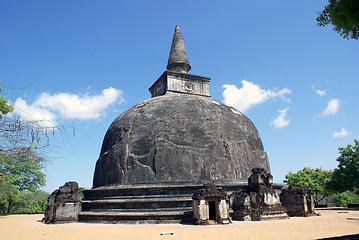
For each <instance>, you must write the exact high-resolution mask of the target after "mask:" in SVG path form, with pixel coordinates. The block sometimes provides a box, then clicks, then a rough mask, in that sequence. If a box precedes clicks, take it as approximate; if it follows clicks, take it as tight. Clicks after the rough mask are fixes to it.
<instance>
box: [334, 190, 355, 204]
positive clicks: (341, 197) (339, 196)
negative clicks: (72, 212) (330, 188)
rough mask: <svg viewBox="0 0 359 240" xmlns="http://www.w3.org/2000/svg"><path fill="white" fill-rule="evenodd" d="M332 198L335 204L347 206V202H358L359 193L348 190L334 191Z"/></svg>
mask: <svg viewBox="0 0 359 240" xmlns="http://www.w3.org/2000/svg"><path fill="white" fill-rule="evenodd" d="M333 198H334V199H335V201H336V204H337V205H340V206H347V205H348V203H359V195H358V194H355V193H354V192H350V191H345V192H341V193H334V194H333Z"/></svg>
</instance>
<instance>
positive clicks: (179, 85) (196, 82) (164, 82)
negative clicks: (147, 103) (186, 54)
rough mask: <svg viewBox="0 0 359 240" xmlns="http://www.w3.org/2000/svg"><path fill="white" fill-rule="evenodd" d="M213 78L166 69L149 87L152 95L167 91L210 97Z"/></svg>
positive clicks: (162, 93) (159, 94) (163, 93)
mask: <svg viewBox="0 0 359 240" xmlns="http://www.w3.org/2000/svg"><path fill="white" fill-rule="evenodd" d="M210 81H211V78H209V77H202V76H198V75H192V74H188V73H179V72H172V71H168V70H167V71H165V72H164V73H163V74H162V75H161V77H159V78H158V79H157V81H156V82H155V83H154V84H153V85H152V86H151V87H150V88H149V91H150V92H151V97H157V96H161V95H165V94H166V93H180V94H191V95H199V96H205V97H210V95H209V82H210Z"/></svg>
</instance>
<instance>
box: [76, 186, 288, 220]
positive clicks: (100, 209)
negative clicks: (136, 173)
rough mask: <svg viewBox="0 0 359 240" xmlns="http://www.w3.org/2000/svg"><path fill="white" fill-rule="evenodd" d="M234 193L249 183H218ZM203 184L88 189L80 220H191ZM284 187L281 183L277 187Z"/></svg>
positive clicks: (83, 201)
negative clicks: (194, 198) (195, 193)
mask: <svg viewBox="0 0 359 240" xmlns="http://www.w3.org/2000/svg"><path fill="white" fill-rule="evenodd" d="M217 186H219V187H222V188H223V190H224V191H225V192H227V193H228V194H231V193H232V192H234V191H238V190H240V189H247V188H248V184H247V183H240V184H228V183H227V184H218V185H217ZM201 188H203V183H199V184H181V185H179V184H178V185H175V184H174V185H168V184H166V185H161V184H158V185H150V186H149V185H118V186H110V187H99V188H95V189H89V190H84V192H83V193H84V195H85V196H84V199H83V200H82V212H81V213H79V215H78V220H79V222H92V223H136V224H137V223H187V222H188V223H190V222H192V221H193V211H192V195H193V193H194V192H196V191H198V190H199V189H201ZM276 188H277V189H279V191H280V189H281V185H278V186H277V187H276Z"/></svg>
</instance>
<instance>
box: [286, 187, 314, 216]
mask: <svg viewBox="0 0 359 240" xmlns="http://www.w3.org/2000/svg"><path fill="white" fill-rule="evenodd" d="M280 200H281V202H282V204H283V206H284V207H285V208H286V209H287V213H288V215H289V216H291V217H294V216H305V217H307V216H312V215H315V211H314V207H315V204H314V199H313V191H312V190H311V189H308V188H305V187H301V188H298V187H289V188H288V189H283V190H282V193H281V194H280Z"/></svg>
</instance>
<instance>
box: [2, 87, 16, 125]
mask: <svg viewBox="0 0 359 240" xmlns="http://www.w3.org/2000/svg"><path fill="white" fill-rule="evenodd" d="M0 83H1V82H0ZM1 91H2V88H1V87H0V92H1ZM12 111H14V106H12V105H10V104H9V101H8V100H7V99H6V98H5V97H3V96H0V119H1V118H2V116H3V114H8V113H10V112H12Z"/></svg>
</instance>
